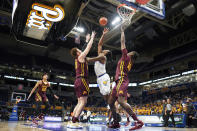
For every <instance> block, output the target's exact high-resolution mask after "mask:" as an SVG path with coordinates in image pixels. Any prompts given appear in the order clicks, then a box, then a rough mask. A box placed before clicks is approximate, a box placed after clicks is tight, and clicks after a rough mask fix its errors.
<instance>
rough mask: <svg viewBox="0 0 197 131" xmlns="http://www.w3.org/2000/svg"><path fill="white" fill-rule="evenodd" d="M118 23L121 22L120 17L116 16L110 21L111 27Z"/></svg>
mask: <svg viewBox="0 0 197 131" xmlns="http://www.w3.org/2000/svg"><path fill="white" fill-rule="evenodd" d="M120 21H121V19H120V17H119V16H117V17H116V18H115V19H114V20H113V21H112V25H115V24H117V23H118V22H120Z"/></svg>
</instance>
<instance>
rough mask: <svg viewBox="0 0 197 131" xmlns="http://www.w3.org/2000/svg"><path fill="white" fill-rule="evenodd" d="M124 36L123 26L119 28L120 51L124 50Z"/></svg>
mask: <svg viewBox="0 0 197 131" xmlns="http://www.w3.org/2000/svg"><path fill="white" fill-rule="evenodd" d="M125 48H126V46H125V34H124V25H122V26H121V50H123V49H125Z"/></svg>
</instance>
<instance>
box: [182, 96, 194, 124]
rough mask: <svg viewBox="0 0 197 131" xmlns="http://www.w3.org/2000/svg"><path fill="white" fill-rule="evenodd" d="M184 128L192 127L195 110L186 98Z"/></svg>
mask: <svg viewBox="0 0 197 131" xmlns="http://www.w3.org/2000/svg"><path fill="white" fill-rule="evenodd" d="M186 109H187V110H186V114H185V115H186V127H191V126H192V123H193V122H192V121H193V119H194V116H195V113H196V111H195V108H194V105H193V104H192V99H191V98H188V99H187V104H186Z"/></svg>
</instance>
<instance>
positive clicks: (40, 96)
mask: <svg viewBox="0 0 197 131" xmlns="http://www.w3.org/2000/svg"><path fill="white" fill-rule="evenodd" d="M35 99H36V101H41V102H47V101H48V98H47V96H46V93H43V92H37V93H36V95H35Z"/></svg>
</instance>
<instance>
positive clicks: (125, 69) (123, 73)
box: [115, 49, 133, 81]
mask: <svg viewBox="0 0 197 131" xmlns="http://www.w3.org/2000/svg"><path fill="white" fill-rule="evenodd" d="M127 53H128V52H127V49H123V50H122V57H121V58H120V60H119V61H118V65H117V68H116V76H115V80H116V81H117V80H118V79H120V78H124V79H128V73H129V71H130V70H131V67H132V65H133V63H132V61H131V58H130V57H129V56H128V55H127Z"/></svg>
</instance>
